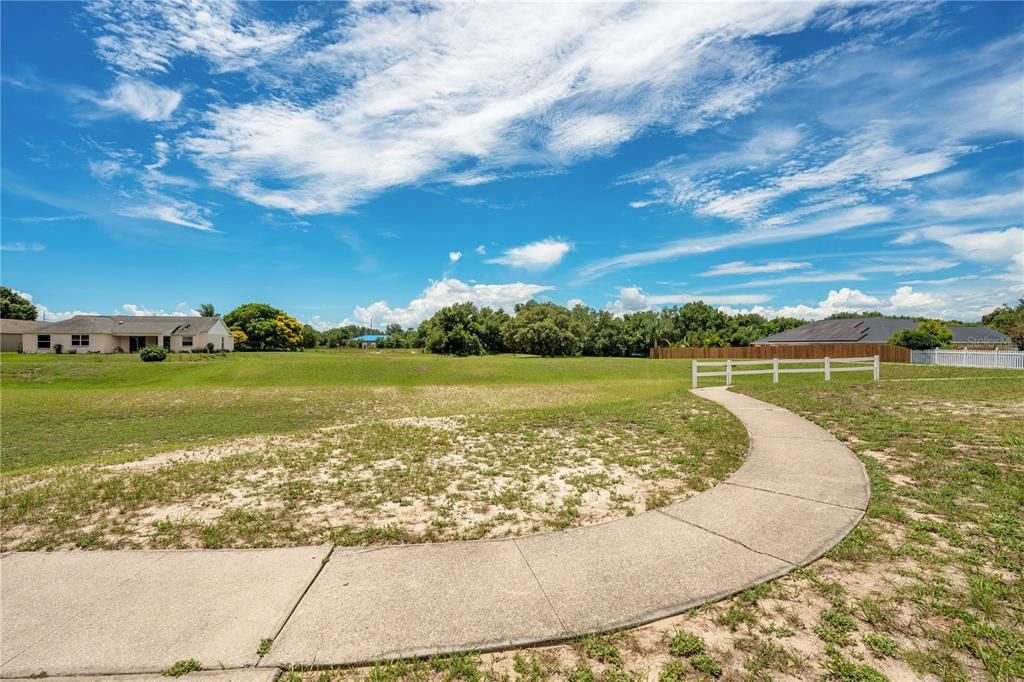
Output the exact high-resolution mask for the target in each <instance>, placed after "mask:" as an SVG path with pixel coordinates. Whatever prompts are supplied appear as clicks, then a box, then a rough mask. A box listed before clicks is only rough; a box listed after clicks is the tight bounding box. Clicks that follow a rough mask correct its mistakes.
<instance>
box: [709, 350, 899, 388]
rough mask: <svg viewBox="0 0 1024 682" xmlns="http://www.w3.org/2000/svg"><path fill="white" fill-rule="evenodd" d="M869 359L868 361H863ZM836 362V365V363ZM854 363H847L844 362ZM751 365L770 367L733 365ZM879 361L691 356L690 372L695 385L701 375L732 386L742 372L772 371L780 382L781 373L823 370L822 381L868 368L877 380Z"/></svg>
mask: <svg viewBox="0 0 1024 682" xmlns="http://www.w3.org/2000/svg"><path fill="white" fill-rule="evenodd" d="M868 362H870V363H871V364H870V365H866V364H865V363H868ZM809 363H814V364H819V365H823V366H822V367H795V368H793V369H786V368H784V367H780V365H799V364H803V365H806V364H809ZM837 364H838V365H839V366H838V367H837V366H836V365H837ZM848 364H849V365H853V366H847V365H848ZM751 365H771V369H736V367H741V368H742V367H749V366H751ZM701 367H724V368H725V369H724V370H718V369H716V370H713V371H710V372H702V371H700V368H701ZM880 367H881V363H880V362H879V358H878V356H877V355H875V356H872V357H867V358H823V359H814V360H779V359H778V358H772V359H771V360H694V361H693V364H692V365H691V371H692V372H693V387H694V388H697V381H698V380H699V379H700V377H725V385H726V386H732V378H733V377H735V376H741V375H745V374H771V375H772V382H773V383H776V384H777V383H779V375H780V374H807V373H819V374H821V373H824V374H825V381H831V380H832V373H833V372H871V377H872V379H874V380H875V381H878V375H879V368H880Z"/></svg>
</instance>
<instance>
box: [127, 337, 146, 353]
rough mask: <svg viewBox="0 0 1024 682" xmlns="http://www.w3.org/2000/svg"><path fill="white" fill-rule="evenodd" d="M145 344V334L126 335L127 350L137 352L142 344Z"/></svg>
mask: <svg viewBox="0 0 1024 682" xmlns="http://www.w3.org/2000/svg"><path fill="white" fill-rule="evenodd" d="M145 345H146V337H145V336H129V337H128V352H130V353H138V352H139V351H140V350H141V349H142V347H143V346H145Z"/></svg>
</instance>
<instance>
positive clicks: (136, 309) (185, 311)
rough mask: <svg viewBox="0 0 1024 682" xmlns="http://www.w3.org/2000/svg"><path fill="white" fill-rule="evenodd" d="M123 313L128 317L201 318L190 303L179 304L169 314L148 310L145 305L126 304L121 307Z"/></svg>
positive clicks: (160, 310) (161, 310)
mask: <svg viewBox="0 0 1024 682" xmlns="http://www.w3.org/2000/svg"><path fill="white" fill-rule="evenodd" d="M121 313H123V314H126V315H134V316H136V317H147V316H160V317H166V316H171V317H199V311H198V310H195V309H193V308H192V307H191V306H189V304H188V302H186V301H182V302H181V303H179V304H178V305H177V306H176V307H175V308H174V310H172V311H170V312H168V311H166V310H163V309H162V308H161V309H155V310H154V309H152V308H147V307H146V306H144V305H136V304H134V303H125V304H123V305H122V306H121Z"/></svg>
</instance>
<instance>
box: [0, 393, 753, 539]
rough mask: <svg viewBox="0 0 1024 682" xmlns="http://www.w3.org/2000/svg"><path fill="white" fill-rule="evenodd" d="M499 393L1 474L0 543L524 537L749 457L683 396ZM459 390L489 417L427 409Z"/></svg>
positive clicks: (714, 475) (702, 485)
mask: <svg viewBox="0 0 1024 682" xmlns="http://www.w3.org/2000/svg"><path fill="white" fill-rule="evenodd" d="M415 391H416V392H417V393H418V394H420V393H425V392H424V390H423V389H415ZM384 392H387V391H384ZM404 392H405V391H401V393H404ZM495 393H496V395H489V396H488V395H487V389H481V388H473V389H472V390H470V391H466V390H465V389H462V388H460V387H443V388H442V389H441V390H439V391H438V394H439V395H440V397H438V396H436V395H430V396H427V395H423V394H421V395H418V396H417V397H418V401H417V403H416V405H417V407H418V408H419V409H421V410H422V411H423V412H424V414H419V415H404V416H397V417H396V416H391V415H390V414H388V412H387V411H386V410H381V411H380V412H379V413H377V414H374V415H372V416H368V415H363V416H362V417H361V418H360V419H358V420H346V421H341V422H336V423H334V424H331V425H328V426H325V427H321V428H319V429H316V430H314V431H310V432H302V433H298V434H294V435H290V436H283V435H282V436H253V437H247V438H241V439H233V440H230V441H226V442H223V443H220V444H210V445H201V446H198V447H194V448H187V449H178V450H172V451H168V452H164V453H158V454H156V455H152V456H148V457H144V458H142V459H137V460H134V461H130V462H122V463H117V464H111V465H78V466H71V467H60V468H55V469H53V470H49V471H45V472H36V473H33V474H27V475H23V476H17V477H7V478H5V479H3V481H2V483H3V485H4V494H3V499H2V503H3V506H4V509H3V511H4V514H5V517H6V518H8V519H10V520H11V521H12V523H11V524H10V525H11V526H17V527H18V528H19V532H18V533H17V534H9V535H8V534H5V536H4V544H3V546H4V548H7V549H57V548H69V547H87V548H143V547H151V548H160V547H173V548H193V547H266V546H280V545H291V544H303V543H314V542H315V543H319V542H335V543H339V544H344V545H350V544H370V543H390V542H433V541H442V540H454V539H477V538H493V537H504V536H511V535H521V534H525V533H535V532H542V531H545V530H555V529H562V528H569V527H574V526H579V525H584V524H589V523H596V522H601V521H606V520H609V519H612V518H617V517H622V516H628V515H632V514H635V513H638V512H641V511H644V510H646V509H652V508H656V507H659V506H663V505H666V504H670V503H672V502H676V501H679V500H681V499H685V498H686V497H688V496H690V495H692V494H694V493H695V492H697V491H700V490H703V489H706V488H708V487H710V486H711V485H713V484H714V483H715V482H717V481H718V480H721V478H723V477H724V476H725V475H727V474H728V473H730V472H731V471H733V470H734V469H735V468H736V467H737V466H738V465H739V463H740V461H741V459H742V457H743V454H744V453H745V450H746V434H745V432H744V431H743V428H742V426H741V425H740V424H739V422H738V421H737V420H735V419H734V418H733V417H732V416H731V415H728V414H727V413H726V412H724V411H723V410H720V409H717V408H716V407H714V406H710V405H708V404H706V403H704V402H703V401H700V400H699V399H697V398H695V397H693V396H692V395H690V394H689V393H688V392H685V391H682V392H673V393H671V394H669V395H666V396H662V397H660V398H657V399H655V400H652V401H640V400H632V399H626V400H617V401H612V402H597V403H584V404H582V405H570V406H568V407H566V406H559V407H554V408H552V407H540V408H536V407H533V408H529V409H514V408H512V407H510V405H512V404H515V403H516V401H517V400H518V399H519V398H522V397H523V396H522V395H519V393H520V392H519V391H518V390H515V391H511V392H510V391H508V390H507V387H502V388H501V389H496V390H495ZM557 393H558V392H557V391H556V394H557ZM460 396H461V397H460ZM467 396H471V397H472V400H473V402H474V403H475V404H476V406H477V407H481V406H484V407H487V410H486V411H483V412H475V413H459V414H452V413H449V414H443V415H437V414H431V411H432V410H433V409H434V408H431V407H430V406H431V405H432V404H433V401H434V400H437V401H440V403H439V404H444V405H446V406H447V407H448V408H449V409H450V408H451V404H452V403H455V404H459V403H460V402H463V401H464V400H465V399H466V397H467ZM549 399H550V396H549V397H548V398H545V399H544V400H543V401H541V402H546V401H547V400H549ZM510 401H511V402H510ZM535 402H536V400H535ZM498 408H502V409H498Z"/></svg>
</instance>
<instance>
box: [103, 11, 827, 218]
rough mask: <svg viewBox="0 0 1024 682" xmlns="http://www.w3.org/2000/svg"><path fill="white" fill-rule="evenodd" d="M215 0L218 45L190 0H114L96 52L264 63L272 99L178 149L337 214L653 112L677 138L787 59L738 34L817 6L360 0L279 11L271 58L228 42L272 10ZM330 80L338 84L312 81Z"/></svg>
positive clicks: (555, 157) (131, 65)
mask: <svg viewBox="0 0 1024 682" xmlns="http://www.w3.org/2000/svg"><path fill="white" fill-rule="evenodd" d="M117 6H118V5H116V4H113V3H109V4H105V5H104V13H105V14H110V15H113V14H116V12H117V10H115V9H112V7H117ZM227 7H228V9H226V10H219V9H218V10H213V9H210V10H206V11H207V12H208V13H209V14H210V15H211V16H212V19H213V20H215V21H216V23H217V25H218V26H221V27H223V28H224V31H225V32H226V35H225V39H224V43H225V44H226V45H227V46H228V47H229V54H228V55H226V56H225V55H219V54H214V53H213V52H211V48H210V45H211V44H212V42H213V41H210V40H202V41H200V40H198V39H197V38H196V37H195V33H196V29H195V15H196V14H197V13H196V12H192V11H187V10H185V9H182V10H180V11H177V10H175V11H174V12H156V11H154V12H135V11H130V12H129V11H128V10H125V12H126V13H129V14H132V15H133V16H132V19H133V23H132V28H131V29H130V31H128V33H130V35H127V34H125V31H124V30H120V29H117V28H116V24H115V21H114V20H112V21H111V22H109V23H108V24H107V30H108V35H106V36H103V37H101V38H100V41H99V44H100V52H101V55H103V56H105V57H106V58H108V59H109V60H110V61H111V62H112V63H114V64H116V65H118V68H121V69H134V70H140V69H147V68H148V69H159V70H166V69H167V68H168V67H169V65H170V63H171V61H172V60H173V59H174V58H175V57H176V56H178V55H179V54H181V53H183V52H188V53H191V54H197V55H199V56H202V57H205V58H207V59H209V60H210V61H211V63H212V64H213V65H214V67H215V68H217V69H224V68H231V67H233V66H234V65H235V64H236V63H238V61H239V59H238V58H237V55H238V54H239V53H243V54H246V55H247V58H248V59H250V60H254V61H259V69H260V74H261V77H264V78H272V76H271V75H269V74H268V73H266V72H269V71H273V72H274V74H275V75H276V76H277V77H278V81H274V82H273V83H272V84H273V85H274V87H275V91H274V93H273V96H268V97H266V98H262V99H255V100H253V101H249V102H234V103H225V104H222V105H219V106H216V107H214V108H212V109H210V110H209V111H208V112H207V113H206V116H205V123H206V125H205V127H204V128H203V129H202V130H201V131H198V132H195V133H193V134H191V135H190V136H188V137H186V138H185V139H184V140H183V148H184V149H185V150H186V151H188V152H190V153H191V154H192V155H193V156H194V158H195V159H196V161H197V163H198V164H199V165H200V166H201V167H202V168H203V169H204V170H205V171H206V172H207V174H208V176H209V178H210V181H211V182H212V183H213V184H215V185H217V186H219V187H221V188H223V189H225V190H226V191H230V192H233V193H236V194H237V195H239V196H241V197H243V198H245V199H247V200H249V201H252V202H255V203H258V204H260V205H262V206H265V207H271V208H281V209H287V210H292V211H295V212H299V213H322V212H341V211H345V210H347V209H349V208H351V207H352V206H354V205H356V204H359V203H361V202H364V201H366V200H368V199H369V198H370V197H372V196H374V195H376V194H378V193H380V192H382V191H385V190H387V189H389V188H392V187H397V186H403V185H414V184H419V183H423V182H428V181H431V180H438V179H442V178H445V177H446V176H449V180H450V181H451V182H453V183H456V184H460V185H472V184H478V183H481V182H488V181H491V180H493V179H495V178H498V177H503V176H504V173H503V169H506V168H510V167H515V166H520V165H535V166H547V167H551V166H558V165H560V164H564V163H569V162H572V161H575V160H578V159H581V158H586V157H588V156H590V155H593V154H596V153H602V152H606V151H608V150H609V149H610V148H612V147H614V146H615V145H617V144H619V143H621V142H623V141H626V140H628V139H632V138H633V137H635V136H637V135H639V134H641V133H642V132H643V131H646V130H649V129H651V128H652V127H655V126H661V127H666V126H672V127H675V128H676V129H677V130H678V131H680V132H682V133H684V134H685V133H690V132H693V131H696V130H699V129H701V128H704V127H707V126H711V125H714V124H716V123H718V122H720V121H723V120H729V119H731V118H734V117H736V116H738V115H740V114H743V113H746V112H748V111H751V110H752V109H754V108H756V107H757V106H758V104H759V102H760V99H761V97H763V96H764V94H765V93H766V92H767V91H769V90H770V89H772V88H774V87H775V86H776V85H777V84H778V83H779V82H781V81H782V80H784V79H785V78H787V77H788V76H789V75H790V74H791V73H792V72H793V71H794V70H797V69H798V68H799V67H798V66H796V65H795V63H794V62H792V61H790V62H778V61H777V60H776V59H775V53H774V50H773V49H772V48H770V47H768V46H765V45H762V44H759V43H758V42H757V41H755V40H752V39H751V38H752V37H754V36H758V35H777V34H779V33H785V32H789V31H795V30H798V29H800V28H801V27H803V26H805V25H806V24H807V23H808V22H809V21H811V20H812V19H813V17H814V15H815V13H816V12H817V6H816V5H815V4H813V3H794V4H781V3H766V4H761V5H757V4H742V5H728V6H717V5H712V4H685V3H651V4H612V3H564V4H559V5H552V6H545V7H543V10H542V11H541V10H540V6H539V5H537V6H522V5H514V4H511V5H510V4H501V3H450V4H447V3H439V4H434V5H431V6H430V7H429V9H427V10H423V9H422V8H420V7H418V6H417V7H415V8H413V7H411V6H408V5H403V4H390V5H359V4H355V5H350V6H349V7H347V8H345V10H343V11H340V12H339V17H340V18H339V20H338V23H337V24H336V25H335V26H333V27H332V28H333V29H334V30H331V31H322V32H319V33H318V34H317V36H316V37H315V38H309V39H308V40H306V39H305V38H303V39H300V37H301V36H302V29H303V28H304V26H305V25H304V24H303V25H301V26H297V25H294V24H284V25H276V26H275V27H274V28H275V31H276V32H277V33H281V34H282V35H283V36H284V37H285V38H286V40H284V41H283V42H284V46H283V47H281V48H280V49H282V50H284V51H285V52H283V53H282V55H281V56H280V57H278V58H275V59H273V60H271V59H269V57H270V54H269V53H262V52H248V53H247V52H246V51H245V50H240V49H238V45H237V44H236V43H237V41H236V40H235V38H236V37H237V34H238V33H240V32H243V29H244V30H245V31H249V32H258V29H259V30H262V29H264V28H269V23H260V22H256V21H255V20H253V19H251V18H245V17H244V16H239V15H244V11H242V10H241V9H240V8H241V7H242V6H241V5H235V4H233V3H232V4H229V5H227ZM165 14H174V15H175V16H174V17H172V18H173V19H174V21H169V20H168V17H167V16H165ZM177 15H187V16H180V17H179V16H177ZM146 25H153V26H155V27H156V35H157V40H156V47H151V46H150V45H148V44H147V42H146V41H149V40H150V37H149V35H148V33H144V30H145V29H144V28H140V27H144V26H146ZM167 29H170V30H167ZM228 29H231V30H228ZM175 31H176V32H177V35H176V36H174V37H173V39H167V34H168V33H173V32H175ZM143 36H145V40H143ZM307 37H308V36H307ZM133 41H134V42H133ZM179 42H180V44H181V47H176V45H177V44H178V43H179ZM244 42H245V45H246V46H251V45H256V44H257V43H258V41H257V40H246V41H244ZM129 46H130V47H131V48H132V49H133V50H135V49H137V50H138V51H140V52H141V56H140V57H139V58H136V57H134V56H132V55H133V52H132V50H130V49H128V48H129ZM339 78H340V79H343V80H344V82H345V86H344V87H343V88H341V89H339V90H330V91H327V89H324V88H319V87H317V85H318V84H321V83H323V82H326V81H327V80H328V79H332V80H337V79H339ZM306 84H308V85H309V87H310V88H311V89H312V93H313V95H312V97H311V96H310V91H308V90H303V89H302V88H303V87H305V85H306ZM624 102H628V103H629V106H623V103H624ZM467 166H468V167H467ZM455 167H458V168H459V171H458V172H454V168H455Z"/></svg>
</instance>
